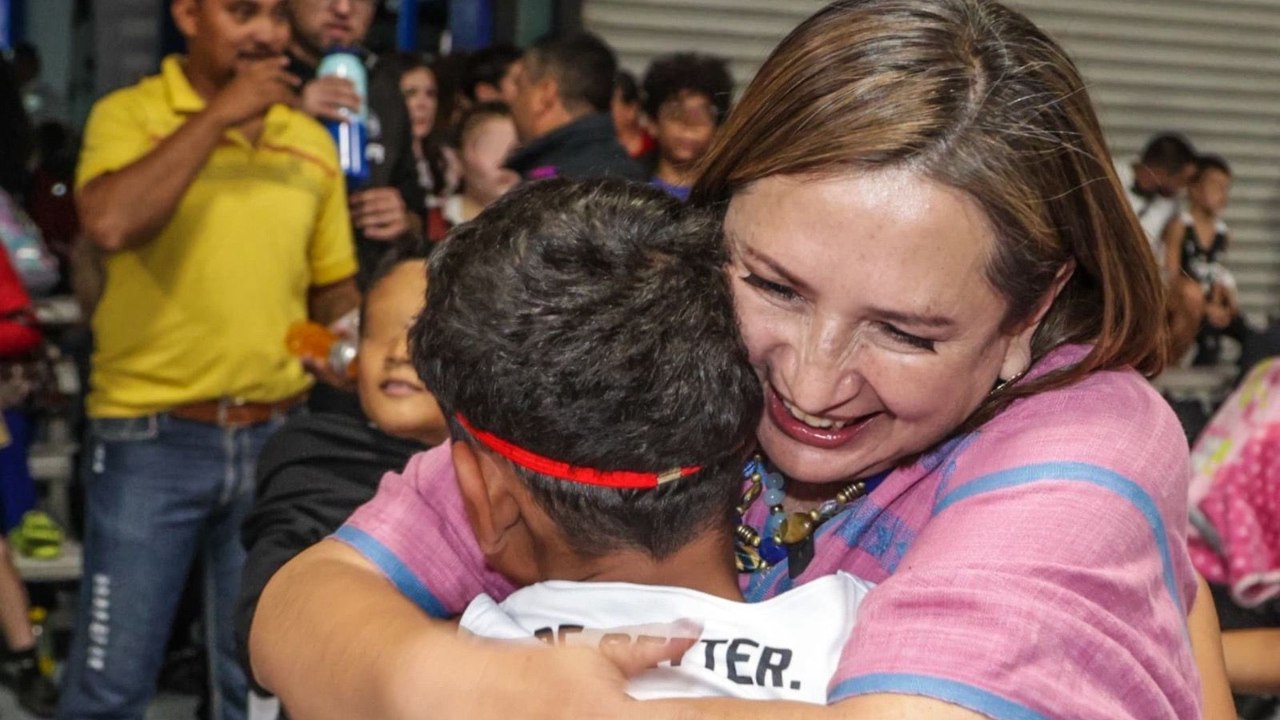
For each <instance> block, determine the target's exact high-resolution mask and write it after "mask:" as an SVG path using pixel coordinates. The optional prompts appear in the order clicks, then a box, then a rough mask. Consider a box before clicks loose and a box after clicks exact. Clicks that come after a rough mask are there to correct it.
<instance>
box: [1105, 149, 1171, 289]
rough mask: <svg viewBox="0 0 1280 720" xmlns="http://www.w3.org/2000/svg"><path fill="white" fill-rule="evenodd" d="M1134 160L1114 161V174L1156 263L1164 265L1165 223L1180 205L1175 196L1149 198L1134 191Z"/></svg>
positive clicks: (1166, 223)
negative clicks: (1145, 235) (1162, 237)
mask: <svg viewBox="0 0 1280 720" xmlns="http://www.w3.org/2000/svg"><path fill="white" fill-rule="evenodd" d="M1134 162H1136V161H1128V162H1118V163H1116V174H1117V175H1119V176H1120V184H1121V185H1123V186H1124V194H1125V196H1126V197H1128V198H1129V205H1130V206H1132V207H1133V212H1134V214H1136V215H1137V216H1138V222H1139V223H1141V224H1142V229H1143V231H1145V232H1146V233H1147V242H1149V243H1151V251H1152V252H1153V253H1154V254H1155V256H1156V263H1157V264H1159V265H1160V267H1162V268H1163V267H1164V242H1163V241H1162V240H1161V236H1162V235H1163V234H1164V227H1165V225H1168V224H1169V221H1170V220H1172V219H1173V218H1174V217H1175V216H1176V215H1177V214H1178V213H1179V212H1180V208H1181V205H1180V203H1179V202H1178V200H1177V198H1168V197H1164V196H1163V195H1159V194H1157V195H1153V196H1151V197H1149V198H1146V197H1143V196H1141V195H1139V194H1138V193H1137V192H1134V189H1133V183H1134V172H1133V164H1134Z"/></svg>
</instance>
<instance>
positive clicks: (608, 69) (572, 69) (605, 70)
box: [524, 32, 618, 112]
mask: <svg viewBox="0 0 1280 720" xmlns="http://www.w3.org/2000/svg"><path fill="white" fill-rule="evenodd" d="M524 72H525V73H526V75H527V76H528V77H529V79H530V80H531V81H533V82H537V81H540V80H542V78H543V77H545V75H546V74H547V73H551V76H552V77H554V78H555V80H556V83H557V85H558V86H559V88H560V100H561V102H563V103H564V106H565V108H566V109H567V110H569V111H570V112H583V111H586V112H605V111H607V110H608V109H609V105H610V103H611V102H612V101H613V78H614V76H615V75H617V72H618V58H617V56H616V55H614V54H613V49H612V48H610V47H609V45H608V44H607V43H605V41H604V40H601V39H600V38H599V37H597V36H595V35H592V34H591V33H585V32H580V33H574V34H571V35H563V36H548V37H544V38H542V39H541V40H538V41H537V42H535V43H534V44H533V45H531V46H529V50H528V52H526V53H525V55H524Z"/></svg>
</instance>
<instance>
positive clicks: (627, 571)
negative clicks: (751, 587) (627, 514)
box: [545, 532, 742, 602]
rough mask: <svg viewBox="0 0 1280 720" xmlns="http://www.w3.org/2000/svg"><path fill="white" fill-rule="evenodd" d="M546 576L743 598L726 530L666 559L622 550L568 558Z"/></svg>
mask: <svg viewBox="0 0 1280 720" xmlns="http://www.w3.org/2000/svg"><path fill="white" fill-rule="evenodd" d="M546 575H547V577H546V578H545V579H547V580H574V581H578V582H626V583H634V584H637V585H665V586H668V587H682V588H688V589H690V590H697V591H698V592H703V593H706V594H708V595H714V596H716V597H722V598H726V599H728V600H735V601H739V602H741V601H742V591H741V590H740V589H739V588H738V572H737V570H736V569H735V568H734V565H733V539H732V537H731V536H729V535H727V534H723V533H715V532H704V533H703V534H702V535H701V536H699V537H698V538H696V539H694V540H693V541H692V542H690V543H689V544H687V545H685V546H684V547H682V548H680V549H679V550H677V551H676V552H675V553H674V554H673V555H670V556H668V557H666V558H664V559H662V560H655V559H654V558H652V557H650V556H649V555H646V554H645V553H642V552H639V551H636V550H622V551H618V552H612V553H608V554H606V555H603V556H601V557H594V558H573V559H568V560H566V561H565V562H564V563H562V564H561V566H560V567H550V568H547V572H546Z"/></svg>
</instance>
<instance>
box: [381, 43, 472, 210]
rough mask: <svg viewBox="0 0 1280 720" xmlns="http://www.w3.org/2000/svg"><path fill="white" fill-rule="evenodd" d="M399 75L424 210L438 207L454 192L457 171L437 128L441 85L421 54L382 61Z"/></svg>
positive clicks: (402, 55)
mask: <svg viewBox="0 0 1280 720" xmlns="http://www.w3.org/2000/svg"><path fill="white" fill-rule="evenodd" d="M383 62H385V63H386V64H387V65H388V66H390V67H394V68H395V70H396V72H397V73H398V74H399V76H400V92H401V94H402V95H404V103H405V107H406V108H407V109H408V111H409V127H410V130H411V134H412V136H413V143H412V145H411V147H412V150H413V157H414V163H415V166H416V167H417V170H418V185H419V186H420V187H421V188H422V191H423V193H424V194H425V196H426V209H427V212H428V214H429V213H430V212H431V209H432V208H434V207H437V206H438V205H440V203H441V202H442V201H443V199H444V198H445V197H448V196H449V195H451V194H452V193H453V192H454V191H455V190H456V189H457V183H458V181H457V179H456V178H457V175H458V171H457V170H456V169H453V168H451V167H450V161H449V159H448V156H447V155H446V154H445V142H444V137H443V136H444V135H445V133H444V132H443V131H441V130H439V129H437V119H438V118H439V108H440V86H439V83H438V82H437V79H436V74H435V70H434V69H433V68H432V67H431V65H429V64H428V63H427V61H426V58H424V57H423V56H422V55H419V54H416V53H396V54H394V55H390V56H387V57H385V58H384V59H383Z"/></svg>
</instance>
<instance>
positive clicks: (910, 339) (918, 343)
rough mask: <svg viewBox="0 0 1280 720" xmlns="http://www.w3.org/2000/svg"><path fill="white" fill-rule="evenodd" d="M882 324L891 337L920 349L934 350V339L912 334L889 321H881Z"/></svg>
mask: <svg viewBox="0 0 1280 720" xmlns="http://www.w3.org/2000/svg"><path fill="white" fill-rule="evenodd" d="M880 325H881V327H883V328H884V331H885V332H886V333H888V334H889V336H890V337H892V338H893V339H894V340H896V341H898V342H900V343H903V344H904V345H910V346H911V347H913V348H916V349H918V350H928V351H930V352H932V351H933V341H932V340H930V339H928V338H922V337H920V336H919V335H912V334H911V333H909V332H904V331H902V330H899V329H898V328H897V327H895V326H893V325H890V324H889V323H881V324H880Z"/></svg>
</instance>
